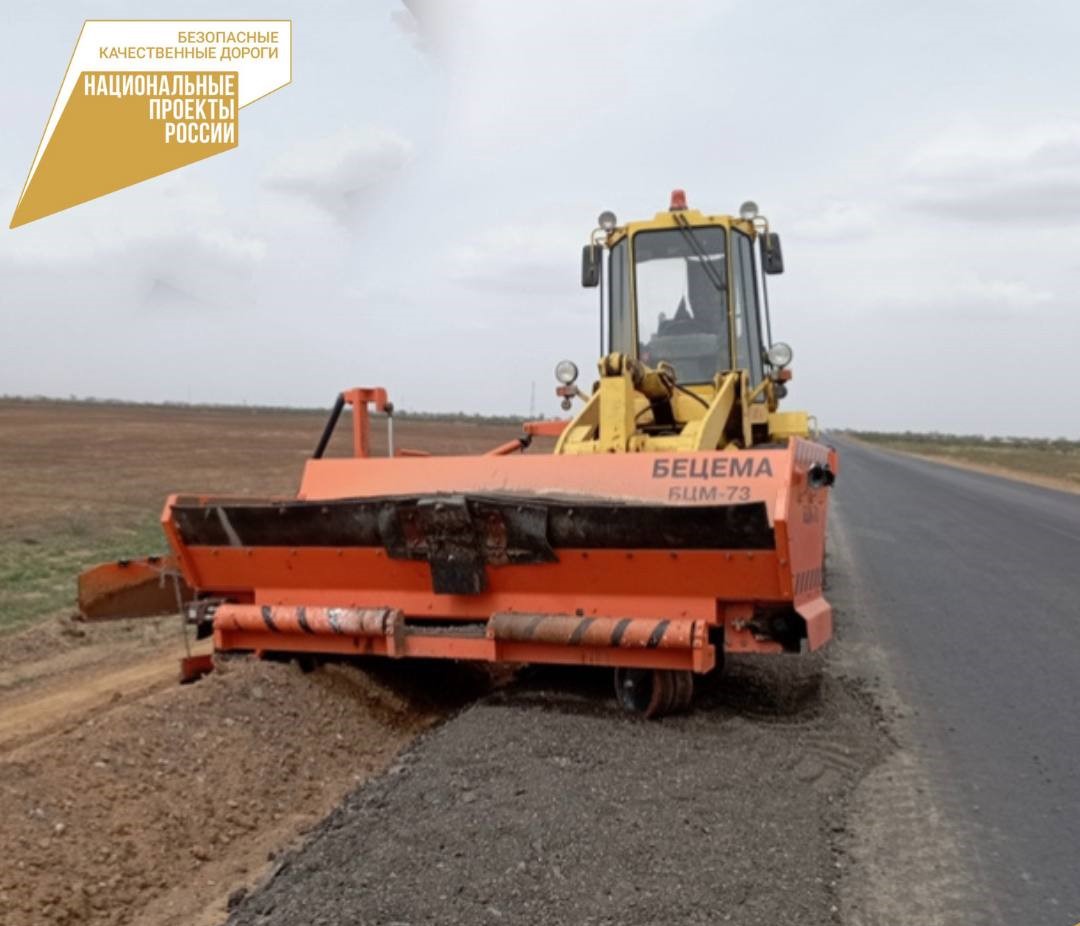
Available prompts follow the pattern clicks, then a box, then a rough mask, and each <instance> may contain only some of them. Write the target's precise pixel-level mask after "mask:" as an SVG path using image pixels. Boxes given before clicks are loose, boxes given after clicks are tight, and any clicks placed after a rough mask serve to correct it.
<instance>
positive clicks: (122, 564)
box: [78, 556, 194, 621]
mask: <svg viewBox="0 0 1080 926" xmlns="http://www.w3.org/2000/svg"><path fill="white" fill-rule="evenodd" d="M178 596H179V598H178ZM193 596H194V592H193V591H192V589H191V588H190V587H189V586H188V585H187V583H186V582H184V580H183V577H182V576H181V575H180V573H179V570H178V568H177V564H176V561H175V560H174V559H173V558H172V557H169V556H148V557H145V558H143V559H132V560H118V561H117V562H113V563H102V564H100V565H98V566H93V567H91V568H90V569H87V570H86V571H84V572H82V573H81V574H80V575H79V579H78V606H79V618H80V620H84V621H104V620H119V619H123V618H132V617H157V616H160V615H162V614H176V613H177V612H178V610H179V607H180V605H182V604H186V603H187V602H189V601H191V599H192V598H193Z"/></svg>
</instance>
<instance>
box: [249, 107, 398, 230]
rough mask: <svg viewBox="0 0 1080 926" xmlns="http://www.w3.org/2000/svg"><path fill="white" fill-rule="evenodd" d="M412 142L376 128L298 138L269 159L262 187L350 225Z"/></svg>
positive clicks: (394, 169) (396, 170) (396, 167)
mask: <svg viewBox="0 0 1080 926" xmlns="http://www.w3.org/2000/svg"><path fill="white" fill-rule="evenodd" d="M412 150H413V148H412V144H411V143H410V142H408V141H407V140H405V139H404V138H402V137H401V136H400V135H398V134H396V133H395V132H392V131H389V130H387V129H382V128H377V127H370V126H369V127H367V128H364V129H345V130H342V131H341V132H338V133H336V134H334V135H331V136H328V137H325V138H321V139H318V140H316V141H310V142H299V143H297V144H296V145H294V146H293V147H292V148H291V149H290V150H289V151H288V152H287V153H286V154H284V155H282V156H281V157H279V158H278V159H277V160H276V161H275V162H274V163H272V164H271V165H270V167H269V169H268V170H267V171H266V173H265V175H264V176H263V181H262V182H263V186H265V187H266V188H267V189H269V190H276V191H278V192H282V193H288V194H292V195H295V196H298V197H300V198H301V199H303V200H305V201H307V202H308V203H310V204H312V205H314V206H316V207H317V208H318V209H321V210H323V211H325V212H327V213H329V214H330V215H332V216H333V217H334V218H335V219H337V220H338V221H341V222H344V223H346V224H347V223H348V222H350V221H351V220H352V219H353V218H355V217H356V215H357V212H358V210H359V209H360V208H361V207H362V206H363V205H365V204H366V203H368V202H370V199H371V197H372V195H373V194H374V192H375V191H376V190H377V189H378V188H379V187H381V186H383V185H384V184H385V183H386V181H387V180H389V179H390V178H391V177H393V176H394V175H395V174H396V173H398V172H399V171H400V170H401V169H402V168H403V167H404V166H405V165H406V164H407V163H408V162H409V159H410V158H411V157H412Z"/></svg>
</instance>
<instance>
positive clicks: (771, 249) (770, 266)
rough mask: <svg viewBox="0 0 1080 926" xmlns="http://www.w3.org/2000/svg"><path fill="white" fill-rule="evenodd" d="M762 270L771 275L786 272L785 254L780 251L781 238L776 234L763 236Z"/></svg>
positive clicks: (771, 233)
mask: <svg viewBox="0 0 1080 926" xmlns="http://www.w3.org/2000/svg"><path fill="white" fill-rule="evenodd" d="M761 269H762V270H763V271H764V272H765V273H769V274H772V273H783V272H784V252H783V251H781V250H780V236H779V235H778V234H777V233H776V232H766V233H765V234H764V235H762V236H761Z"/></svg>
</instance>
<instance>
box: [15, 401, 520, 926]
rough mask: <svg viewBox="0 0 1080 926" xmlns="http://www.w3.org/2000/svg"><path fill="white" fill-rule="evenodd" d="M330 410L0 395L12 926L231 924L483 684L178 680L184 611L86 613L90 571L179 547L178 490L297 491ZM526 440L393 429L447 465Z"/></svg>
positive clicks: (379, 435)
mask: <svg viewBox="0 0 1080 926" xmlns="http://www.w3.org/2000/svg"><path fill="white" fill-rule="evenodd" d="M324 418H325V416H324V415H323V414H321V413H319V414H316V413H304V412H280V411H279V412H267V411H264V410H250V411H249V410H236V409H233V410H229V409H224V410H207V409H184V408H156V407H131V406H113V405H94V404H86V403H62V402H61V403H53V402H21V401H9V400H4V401H0V437H2V439H0V482H2V484H4V485H6V486H7V487H8V489H9V491H7V492H5V495H4V505H3V506H0V818H2V819H3V820H4V824H3V827H2V829H0V858H3V859H4V865H3V866H2V867H0V924H3V926H33V924H38V923H41V924H46V923H48V924H53V923H56V924H60V923H102V924H104V923H115V924H121V923H124V924H127V923H135V924H140V923H142V924H170V923H176V924H181V923H183V924H192V923H195V924H197V923H203V922H205V923H217V922H220V921H221V920H222V919H223V918H224V917H225V915H226V902H227V899H228V897H229V895H230V894H232V893H234V892H236V891H237V890H240V889H242V888H243V887H244V886H245V885H251V884H252V883H253V882H254V881H256V880H257V879H258V878H259V877H260V872H263V871H264V869H265V868H266V866H267V865H268V864H269V863H270V860H272V858H273V856H274V855H276V853H278V852H280V851H281V849H282V848H283V847H284V846H287V845H289V844H290V843H291V842H292V841H294V840H296V839H297V838H298V837H299V836H300V835H301V834H302V833H303V832H304V831H305V830H306V829H307V828H308V827H310V826H311V825H312V824H313V823H314V822H316V821H318V820H319V819H321V818H322V817H323V816H325V814H326V813H328V812H329V811H330V809H331V808H332V807H333V806H335V804H336V803H337V802H338V801H339V800H340V799H341V797H342V796H343V795H344V794H345V793H346V792H347V791H348V790H349V789H351V788H353V787H355V786H356V785H357V784H358V783H359V782H361V781H363V780H365V779H366V778H367V777H368V776H370V775H372V774H375V773H377V772H379V771H380V770H382V769H384V768H385V767H386V766H387V765H388V764H389V763H390V762H391V761H392V760H393V758H394V756H395V755H397V753H398V752H399V751H400V750H401V749H402V748H403V747H404V746H405V745H407V744H408V743H409V742H410V741H411V740H412V739H413V738H414V737H415V736H416V735H417V734H418V733H419V732H421V731H422V730H424V729H426V728H427V727H428V726H430V725H431V724H432V723H433V722H435V721H437V720H439V719H440V718H441V717H443V716H445V714H446V712H447V711H448V710H452V709H454V708H455V707H456V706H457V705H459V704H460V703H461V701H460V698H461V695H460V694H458V693H457V692H459V691H464V692H465V693H466V694H468V693H470V692H472V691H473V688H472V687H470V686H474V685H475V684H476V680H475V679H473V678H471V677H470V678H466V679H464V680H462V679H461V678H459V677H457V676H453V677H450V678H448V677H447V675H446V670H445V669H442V670H433V669H430V668H425V667H423V666H419V667H410V673H409V675H408V677H404V678H403V677H401V676H400V674H399V675H398V676H395V678H394V679H390V680H386V679H384V678H383V677H382V676H379V675H378V674H376V675H372V674H370V673H368V672H363V671H360V670H359V669H356V668H347V667H343V666H342V667H334V666H331V667H326V668H323V669H320V670H319V671H317V672H315V673H312V674H310V675H304V674H302V673H301V672H300V671H299V670H298V669H297V668H295V667H293V666H289V665H278V664H271V663H257V662H241V663H230V664H226V665H225V666H224V667H223V668H221V669H220V670H219V671H218V672H216V673H215V674H214V675H212V676H211V677H209V678H207V679H205V680H203V681H202V682H199V683H198V684H196V685H192V686H188V687H181V686H179V685H178V684H177V677H178V676H177V673H178V659H179V657H180V656H181V655H182V654H183V653H184V652H185V644H184V641H183V637H182V630H181V627H180V625H179V623H178V621H177V620H176V619H159V620H152V621H126V622H119V623H116V624H98V625H87V624H82V623H78V622H75V621H73V620H72V619H71V615H72V612H73V600H74V592H75V577H76V575H77V573H78V571H79V570H80V569H81V568H83V567H85V566H88V565H91V564H93V563H96V562H100V561H104V560H108V559H113V558H117V557H123V556H133V555H139V554H145V553H153V552H159V551H160V550H161V549H162V547H163V540H162V538H161V532H160V528H159V526H158V524H157V517H158V514H159V512H160V510H161V506H162V503H163V501H164V498H165V496H166V494H167V493H169V492H172V491H188V490H193V491H212V492H223V493H233V492H239V493H251V494H267V493H273V494H282V493H289V492H292V491H294V490H295V487H296V485H297V483H298V481H299V477H300V472H301V468H302V466H303V462H304V459H305V458H306V457H307V456H308V455H309V454H310V452H311V449H312V447H313V446H314V444H315V442H316V441H317V439H318V436H319V433H320V432H321V429H322V426H323V422H324ZM348 425H349V422H348V420H347V418H346V419H343V421H342V422H341V426H340V427H339V434H338V437H337V439H336V440H335V442H334V444H333V445H332V447H331V450H330V453H331V454H343V453H346V452H348V440H347V438H348ZM373 431H374V435H373V436H374V438H375V450H376V452H380V451H381V449H382V446H383V443H382V441H383V433H384V432H383V428H382V426H381V425H380V423H378V422H377V423H376V425H375V427H374V429H373ZM518 432H519V429H518V428H516V427H514V426H492V425H488V424H473V423H467V422H463V423H454V424H447V423H445V422H442V423H440V422H430V421H409V420H402V421H399V422H398V423H397V436H398V445H399V446H407V447H414V448H417V449H424V450H428V451H430V452H434V453H454V452H458V453H460V452H475V451H479V450H484V449H487V448H490V447H493V446H496V445H497V444H500V443H502V442H504V441H505V440H507V439H509V438H510V437H512V436H514V434H515V433H518Z"/></svg>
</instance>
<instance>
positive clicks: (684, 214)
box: [582, 190, 790, 388]
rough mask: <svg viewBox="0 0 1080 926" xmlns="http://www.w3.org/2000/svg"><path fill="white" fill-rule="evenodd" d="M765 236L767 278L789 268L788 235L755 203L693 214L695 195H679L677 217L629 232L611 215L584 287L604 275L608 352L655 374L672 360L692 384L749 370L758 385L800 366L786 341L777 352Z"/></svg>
mask: <svg viewBox="0 0 1080 926" xmlns="http://www.w3.org/2000/svg"><path fill="white" fill-rule="evenodd" d="M755 240H757V241H758V242H759V244H760V247H759V249H758V252H759V255H760V262H761V266H762V268H763V270H764V272H765V273H767V274H769V273H780V272H782V271H783V259H782V257H781V253H780V241H779V237H778V236H777V235H776V234H774V233H771V232H769V231H768V223H767V221H766V220H765V218H764V216H760V215H758V212H757V206H756V205H754V204H753V203H749V202H748V203H744V204H743V207H742V209H741V210H740V216H739V217H738V218H733V217H730V216H706V215H703V214H702V213H700V212H698V211H697V210H691V209H688V208H687V205H686V196H685V193H683V191H681V190H675V191H674V192H673V193H672V199H671V207H670V209H669V210H668V212H661V213H658V214H657V216H656V217H655V218H654V219H653V220H651V221H645V222H635V223H630V224H627V225H625V226H623V227H621V228H620V227H617V226H616V224H615V216H614V215H613V214H612V213H610V212H605V213H604V214H602V215H601V217H600V228H599V229H597V231H596V232H595V233H594V236H593V243H592V244H590V245H586V247H585V253H584V256H583V264H582V283H583V285H586V286H596V285H599V284H600V282H601V279H602V278H604V279H605V282H606V284H607V285H606V286H605V287H603V288H602V292H601V305H602V310H603V314H604V316H606V321H607V329H606V335H607V336H606V339H605V341H606V347H607V352H609V353H610V352H618V353H621V354H623V355H626V356H628V357H632V358H634V359H636V360H639V361H641V362H642V363H644V364H647V365H648V366H649V367H654V368H655V367H657V366H658V365H660V364H661V363H666V364H670V366H671V367H672V368H673V369H674V371H675V377H676V379H677V381H678V382H679V383H681V384H683V385H694V384H702V385H704V384H711V383H713V382H714V380H715V378H716V377H717V375H718V374H722V373H726V372H728V371H731V370H745V371H747V376H748V378H749V384H750V386H751V388H754V387H756V386H757V385H758V384H759V383H761V382H762V380H763V379H764V378H765V377H766V375H767V370H766V367H769V366H773V367H776V366H784V365H786V363H787V362H790V349H788V348H786V345H776V347H778V348H782V350H780V351H774V352H770V351H769V347H770V342H771V338H770V333H769V323H768V304H767V296H766V292H767V291H766V288H765V279H764V277H763V276H760V277H759V275H758V271H757V265H758V262H759V261H758V259H756V255H755V248H754V246H753V245H754V241H755ZM604 250H606V252H607V260H606V261H604V260H603V253H604ZM605 264H606V266H604V265H605ZM604 270H606V273H604ZM759 288H760V292H761V294H762V298H761V299H759ZM763 307H764V310H765V315H764V319H765V324H764V326H763V324H762V319H763V315H762V308H763ZM770 353H772V355H773V356H772V359H771V360H770ZM785 358H786V359H785ZM777 361H780V362H779V363H777Z"/></svg>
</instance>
